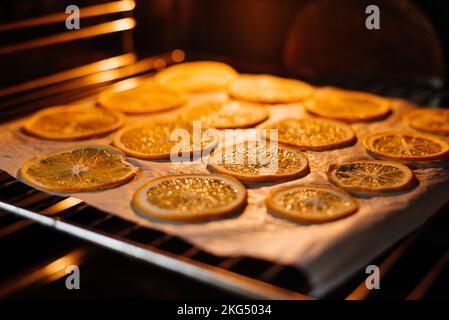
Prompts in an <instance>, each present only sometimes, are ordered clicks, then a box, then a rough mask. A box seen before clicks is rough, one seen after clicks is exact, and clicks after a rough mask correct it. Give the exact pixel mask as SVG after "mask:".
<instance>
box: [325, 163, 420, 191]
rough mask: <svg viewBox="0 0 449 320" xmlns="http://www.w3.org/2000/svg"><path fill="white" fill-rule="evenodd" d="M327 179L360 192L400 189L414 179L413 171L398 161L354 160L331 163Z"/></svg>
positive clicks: (409, 184) (410, 183)
mask: <svg viewBox="0 0 449 320" xmlns="http://www.w3.org/2000/svg"><path fill="white" fill-rule="evenodd" d="M328 178H329V180H330V181H331V182H332V183H334V184H335V185H337V186H339V187H340V188H343V189H346V190H348V191H354V192H356V193H357V192H360V193H382V192H394V191H401V190H405V189H407V188H409V187H410V186H411V185H412V183H413V182H414V181H415V178H414V174H413V171H412V170H410V169H409V168H408V167H407V166H405V165H403V164H402V163H399V162H393V161H380V160H354V161H348V162H343V163H338V164H332V165H331V166H330V167H329V171H328Z"/></svg>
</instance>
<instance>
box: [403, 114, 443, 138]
mask: <svg viewBox="0 0 449 320" xmlns="http://www.w3.org/2000/svg"><path fill="white" fill-rule="evenodd" d="M404 121H405V122H406V123H407V124H408V125H409V126H411V127H412V128H414V129H418V130H423V131H427V132H431V133H437V134H444V135H448V134H449V110H447V109H418V110H415V111H412V112H409V113H408V114H406V115H405V116H404Z"/></svg>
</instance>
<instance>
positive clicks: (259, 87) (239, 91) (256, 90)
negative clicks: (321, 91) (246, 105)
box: [229, 75, 312, 103]
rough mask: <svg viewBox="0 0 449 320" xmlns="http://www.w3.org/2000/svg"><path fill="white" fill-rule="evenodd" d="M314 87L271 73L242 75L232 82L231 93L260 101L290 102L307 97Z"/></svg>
mask: <svg viewBox="0 0 449 320" xmlns="http://www.w3.org/2000/svg"><path fill="white" fill-rule="evenodd" d="M311 92H312V87H311V86H310V85H308V84H307V83H305V82H302V81H299V80H292V79H284V78H279V77H275V76H270V75H242V76H240V77H239V78H238V79H237V80H235V81H234V82H232V84H231V86H230V88H229V94H230V95H231V96H233V97H234V98H236V99H239V100H246V101H252V102H259V103H289V102H296V101H300V100H303V99H305V98H306V97H308V96H309V95H310V94H311Z"/></svg>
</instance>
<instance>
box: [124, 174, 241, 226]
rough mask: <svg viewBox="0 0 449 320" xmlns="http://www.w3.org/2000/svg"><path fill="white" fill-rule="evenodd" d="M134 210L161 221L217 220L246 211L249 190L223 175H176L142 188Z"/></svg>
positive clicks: (165, 177) (152, 182)
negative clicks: (244, 209) (247, 191)
mask: <svg viewBox="0 0 449 320" xmlns="http://www.w3.org/2000/svg"><path fill="white" fill-rule="evenodd" d="M132 203H133V206H134V208H135V209H136V210H137V211H138V213H140V214H141V215H149V216H152V217H155V218H158V219H168V220H181V221H196V220H203V219H208V218H216V217H221V216H224V215H228V214H231V213H235V212H236V211H237V210H239V209H241V208H243V207H244V205H245V204H246V189H245V187H244V186H243V185H242V184H241V183H240V182H238V181H237V180H236V179H234V178H232V177H229V176H225V175H220V174H174V175H167V176H162V177H158V178H155V179H153V180H151V181H150V182H148V183H146V184H145V185H143V186H142V187H140V188H139V189H138V190H137V191H136V192H135V193H134V197H133V202H132Z"/></svg>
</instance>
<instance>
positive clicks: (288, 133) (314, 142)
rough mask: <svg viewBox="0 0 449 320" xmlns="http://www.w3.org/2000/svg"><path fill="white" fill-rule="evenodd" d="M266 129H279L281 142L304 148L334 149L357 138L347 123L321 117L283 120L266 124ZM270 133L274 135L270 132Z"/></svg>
mask: <svg viewBox="0 0 449 320" xmlns="http://www.w3.org/2000/svg"><path fill="white" fill-rule="evenodd" d="M265 129H277V139H278V140H279V141H280V142H282V143H285V144H288V145H292V146H296V147H299V148H301V149H303V150H328V149H334V148H339V147H344V146H347V145H349V144H351V143H353V142H354V141H355V140H356V137H355V134H354V132H353V131H352V129H351V128H350V127H349V126H348V125H347V124H345V123H342V122H338V121H334V120H327V119H319V118H304V119H287V120H282V121H280V122H276V123H273V124H270V125H267V126H265ZM267 131H270V130H267ZM268 134H270V136H272V135H271V133H270V132H268ZM272 138H273V136H272Z"/></svg>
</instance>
